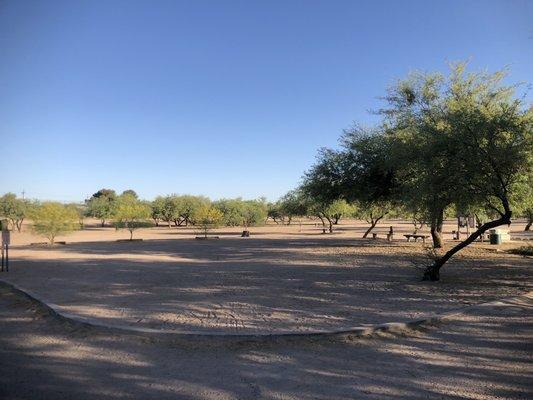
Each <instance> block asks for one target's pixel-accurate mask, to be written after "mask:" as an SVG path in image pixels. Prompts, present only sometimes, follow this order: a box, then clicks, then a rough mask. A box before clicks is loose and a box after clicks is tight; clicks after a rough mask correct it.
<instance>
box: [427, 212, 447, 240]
mask: <svg viewBox="0 0 533 400" xmlns="http://www.w3.org/2000/svg"><path fill="white" fill-rule="evenodd" d="M443 221H444V209H440V210H439V211H438V212H437V214H436V215H434V216H433V218H431V230H430V231H431V238H432V239H433V248H434V249H440V248H442V242H443V241H442V224H443Z"/></svg>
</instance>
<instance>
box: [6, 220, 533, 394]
mask: <svg viewBox="0 0 533 400" xmlns="http://www.w3.org/2000/svg"><path fill="white" fill-rule="evenodd" d="M524 225H525V222H523V221H517V223H516V224H513V225H512V226H511V236H512V237H513V238H514V239H520V240H513V241H512V242H509V243H505V244H502V245H499V246H494V245H490V244H488V243H476V244H474V245H473V246H471V247H470V248H468V249H466V250H464V251H463V252H462V253H460V255H459V256H458V257H456V258H455V259H453V260H452V261H451V262H450V263H449V265H446V266H445V267H444V269H443V271H442V276H441V281H440V282H421V281H420V277H421V269H420V268H422V267H423V266H424V265H425V264H427V263H428V262H429V258H428V255H427V251H426V250H425V247H424V245H423V244H422V243H420V242H418V243H412V242H411V243H407V242H406V240H405V238H404V237H403V236H402V235H403V233H411V232H412V230H413V226H412V225H411V224H410V223H409V222H406V221H396V220H394V221H384V222H383V223H381V224H380V225H378V228H377V229H376V232H377V233H378V238H377V239H361V236H362V234H363V232H364V231H365V229H366V224H365V223H364V222H361V221H341V223H340V225H338V226H336V227H335V232H334V233H333V234H325V235H324V234H321V227H320V226H319V225H316V224H315V222H314V221H304V222H303V223H302V224H299V223H298V221H295V222H293V224H291V225H290V226H285V225H283V226H282V225H276V224H268V225H266V226H263V227H254V228H251V233H252V236H251V237H250V238H241V237H239V233H240V232H241V231H242V228H240V229H239V228H220V229H217V230H215V231H213V232H212V234H213V235H216V236H219V237H220V239H213V240H207V241H200V240H195V239H194V236H195V234H196V233H197V231H196V229H195V228H194V227H179V228H174V227H173V228H171V229H169V228H167V227H165V226H160V227H158V228H150V229H141V230H139V231H136V232H135V234H134V238H142V239H143V241H133V242H123V241H117V240H119V239H126V238H128V237H129V234H128V233H127V232H125V231H116V230H115V229H114V228H109V227H105V228H101V227H99V226H98V224H97V223H96V221H89V222H88V224H87V225H86V227H85V229H83V230H81V231H78V232H75V233H73V234H71V235H68V236H65V237H63V238H58V240H64V241H66V244H64V245H55V246H53V247H51V246H47V245H43V244H39V242H43V238H39V237H36V236H34V235H32V234H31V231H30V230H29V228H28V226H25V227H24V229H23V232H22V233H14V234H13V236H12V246H11V249H10V250H11V251H10V256H11V265H10V272H9V273H3V274H1V275H0V280H4V281H5V282H9V283H12V284H14V285H16V286H18V287H21V288H24V289H26V290H28V291H30V292H31V293H34V294H36V295H38V296H39V298H41V299H44V300H45V301H46V302H47V303H52V304H54V305H55V306H56V307H57V308H58V309H59V310H61V311H62V312H65V313H69V314H72V315H75V316H79V317H83V318H87V319H89V320H91V321H97V322H99V323H102V324H106V325H109V326H123V327H124V326H125V327H140V328H151V329H156V330H165V331H169V332H175V333H180V334H189V333H196V334H198V333H199V334H203V335H223V334H230V335H234V334H238V335H246V334H278V333H309V332H323V331H336V330H345V329H349V328H351V327H354V326H364V325H371V324H376V323H384V322H402V321H409V320H412V319H417V318H423V317H428V316H432V315H435V314H439V313H443V312H447V311H453V310H460V309H465V311H464V313H463V314H461V315H458V316H455V317H453V318H449V319H448V320H447V321H446V322H442V323H439V324H438V325H435V326H425V327H423V328H420V329H418V330H412V331H406V332H402V333H400V334H391V333H387V334H381V335H378V336H377V337H374V336H373V337H371V338H343V339H342V340H341V339H332V338H324V339H321V340H318V339H313V340H311V339H306V338H305V337H303V336H302V337H301V338H297V339H291V340H282V341H279V340H278V339H275V338H272V339H271V340H269V339H268V338H265V340H264V341H262V342H259V343H246V342H243V343H239V342H237V343H232V344H228V345H224V344H221V343H219V342H217V339H216V336H214V339H213V340H212V341H210V339H207V341H204V342H202V343H201V344H198V343H195V342H190V343H188V342H187V340H180V341H179V342H169V343H167V342H165V343H163V342H158V341H154V340H152V339H147V338H142V337H140V338H139V337H129V336H127V337H126V336H121V335H120V334H117V333H113V332H107V331H100V330H98V329H97V328H90V327H86V328H83V329H80V328H79V327H74V326H70V325H69V324H68V323H65V322H64V321H63V322H61V321H58V320H57V319H56V318H53V317H52V316H50V315H48V314H47V313H46V312H45V311H44V310H43V309H42V307H40V306H38V305H37V304H35V303H32V302H30V301H29V300H28V299H25V298H23V297H22V296H21V295H20V294H17V293H16V292H14V291H12V290H11V289H9V288H8V287H6V286H5V285H4V286H2V287H1V291H0V310H1V312H0V330H1V332H2V334H1V335H0V356H1V357H0V367H1V368H0V369H1V370H2V371H3V372H2V374H1V376H0V397H2V396H1V395H3V398H10V399H11V398H12V399H18V398H47V399H48V398H184V399H206V398H207V399H210V398H213V399H226V398H227V399H234V398H239V399H248V398H250V399H253V398H268V399H301V398H305V399H307V398H309V399H312V398H323V399H336V398H339V399H340V398H343V399H344V398H346V399H347V398H361V397H365V398H484V399H485V398H486V399H496V398H498V399H499V398H531V395H532V394H533V393H532V386H531V383H530V382H531V381H532V380H531V378H533V371H532V367H531V365H532V364H531V361H532V356H531V346H530V343H531V339H532V338H533V335H532V330H531V322H532V317H531V310H532V305H533V304H532V301H531V299H530V298H528V297H524V295H525V294H526V293H528V292H530V291H531V290H532V286H533V281H532V279H531V278H532V273H531V266H532V262H531V258H527V257H523V256H518V255H512V254H509V253H507V251H506V250H508V249H510V248H513V247H518V246H523V245H524V244H526V243H531V242H526V241H524V239H529V238H531V237H533V236H531V234H527V233H524V232H523V227H524ZM389 226H394V229H395V239H394V240H393V241H392V242H388V241H387V240H385V234H386V232H387V231H388V229H389ZM454 229H456V226H455V222H454V221H447V223H446V225H445V238H446V239H447V246H448V247H449V246H451V245H453V244H454V242H453V241H452V235H451V231H452V230H454ZM423 231H424V230H423ZM426 231H427V230H426ZM428 244H429V242H428ZM517 296H518V297H517ZM519 296H522V297H519ZM509 298H514V300H512V301H507V302H505V301H504V302H502V303H499V304H496V305H494V304H493V305H491V306H490V307H489V306H487V307H481V308H479V307H478V308H476V307H473V308H468V306H472V305H476V304H480V303H484V302H490V301H494V300H498V299H509ZM517 299H519V300H517ZM465 307H467V308H465Z"/></svg>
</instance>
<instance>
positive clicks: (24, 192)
mask: <svg viewBox="0 0 533 400" xmlns="http://www.w3.org/2000/svg"><path fill="white" fill-rule="evenodd" d="M25 194H26V191H25V190H24V189H22V200H24V195H25Z"/></svg>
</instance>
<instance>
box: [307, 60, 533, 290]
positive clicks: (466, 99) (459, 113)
mask: <svg viewBox="0 0 533 400" xmlns="http://www.w3.org/2000/svg"><path fill="white" fill-rule="evenodd" d="M504 76H505V75H504V73H502V72H498V73H495V74H487V73H467V72H466V70H465V64H459V65H456V66H455V67H453V68H452V71H451V73H450V75H449V76H447V77H445V76H442V75H440V74H415V75H412V76H410V77H409V78H408V79H406V80H404V81H400V82H399V83H398V84H397V85H395V86H394V87H393V88H391V89H390V90H389V92H388V94H387V96H386V97H385V100H386V101H387V107H386V108H385V109H383V110H381V111H380V114H381V115H382V116H383V121H382V123H381V124H380V126H379V129H376V130H374V131H373V132H370V134H367V135H361V133H360V131H357V130H356V131H352V132H349V133H348V134H347V135H345V136H344V139H343V143H342V144H343V149H341V150H340V151H332V150H322V151H321V153H320V158H319V161H318V163H317V164H316V165H315V166H313V168H312V169H311V170H310V171H309V172H308V173H307V174H306V176H305V182H304V188H305V190H306V191H307V192H308V193H310V194H311V195H314V196H323V197H326V198H329V199H333V198H345V199H347V200H351V199H353V200H358V201H360V202H370V204H379V202H382V201H387V200H388V201H392V202H393V203H397V204H400V205H401V206H403V207H405V208H407V209H409V210H412V211H415V210H416V211H417V212H422V213H423V214H424V219H425V220H427V221H429V223H430V226H431V233H432V236H433V241H434V246H435V247H437V248H438V247H441V246H442V222H443V218H444V213H445V211H446V209H447V208H449V207H452V206H453V207H455V208H456V209H463V210H464V209H485V210H487V212H486V215H487V216H490V215H495V216H496V217H494V218H490V219H488V220H487V221H485V222H484V223H482V224H480V225H479V226H478V229H477V230H476V231H475V232H473V233H472V234H471V235H469V236H468V237H467V238H466V239H465V240H464V241H462V242H460V243H459V244H457V245H456V246H454V247H453V248H451V249H450V250H448V251H447V252H445V253H444V254H443V255H442V256H441V257H440V258H438V259H437V260H435V262H434V263H433V264H431V265H429V266H428V267H427V269H426V271H425V274H424V277H425V278H426V279H430V280H438V279H439V277H440V269H441V268H442V266H443V265H445V264H446V262H447V261H448V260H449V259H450V258H451V257H453V255H454V254H456V253H457V252H458V251H460V250H461V249H463V248H464V247H466V246H468V245H469V244H471V243H472V242H474V241H475V240H476V239H478V238H479V237H480V236H481V235H483V234H484V233H485V232H486V231H488V230H489V229H492V228H495V227H498V226H501V225H508V224H510V223H511V217H512V215H513V208H514V207H518V206H517V205H520V204H524V203H525V202H526V199H525V197H526V196H528V195H529V193H530V192H531V191H530V190H524V188H528V185H530V182H531V175H532V168H533V155H532V152H533V138H532V135H533V133H532V132H533V110H532V108H529V109H528V108H527V105H526V104H525V103H524V100H523V99H522V98H517V97H516V96H515V88H514V87H509V86H505V85H503V83H502V80H503V78H504ZM515 209H519V208H515Z"/></svg>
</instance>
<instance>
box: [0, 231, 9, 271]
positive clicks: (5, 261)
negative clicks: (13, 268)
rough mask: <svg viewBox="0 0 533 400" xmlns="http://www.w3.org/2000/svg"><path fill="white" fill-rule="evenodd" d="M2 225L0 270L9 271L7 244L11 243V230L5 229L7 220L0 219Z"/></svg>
mask: <svg viewBox="0 0 533 400" xmlns="http://www.w3.org/2000/svg"><path fill="white" fill-rule="evenodd" d="M1 226H2V269H1V270H0V272H4V270H5V271H6V272H9V244H10V243H11V232H9V230H8V229H7V221H5V220H4V221H1Z"/></svg>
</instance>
